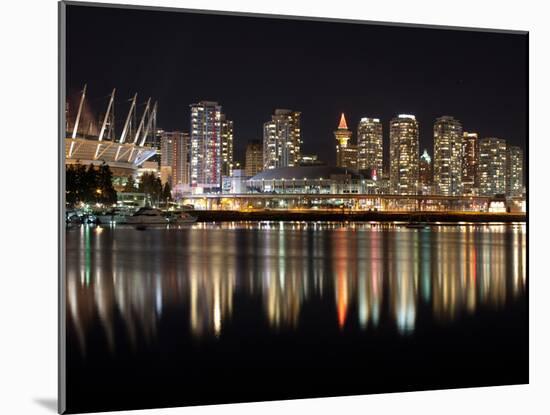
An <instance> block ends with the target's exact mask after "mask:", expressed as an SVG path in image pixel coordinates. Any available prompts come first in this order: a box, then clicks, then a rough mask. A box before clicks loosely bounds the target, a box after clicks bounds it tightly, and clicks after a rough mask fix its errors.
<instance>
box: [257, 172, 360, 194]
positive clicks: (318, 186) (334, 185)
mask: <svg viewBox="0 0 550 415" xmlns="http://www.w3.org/2000/svg"><path fill="white" fill-rule="evenodd" d="M363 180H364V177H363V176H362V175H360V174H358V173H356V172H354V171H352V170H349V169H347V168H344V167H331V166H307V167H306V166H304V167H282V168H278V169H269V170H264V171H263V172H261V173H259V174H257V175H255V176H254V177H251V178H250V179H249V180H248V183H247V187H248V191H249V192H251V193H274V194H295V193H304V194H361V193H364V188H363V184H364V182H363Z"/></svg>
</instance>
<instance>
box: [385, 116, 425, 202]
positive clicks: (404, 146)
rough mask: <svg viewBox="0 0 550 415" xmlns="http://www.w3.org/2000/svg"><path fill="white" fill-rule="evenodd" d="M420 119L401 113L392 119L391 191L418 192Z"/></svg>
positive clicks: (395, 192) (404, 193)
mask: <svg viewBox="0 0 550 415" xmlns="http://www.w3.org/2000/svg"><path fill="white" fill-rule="evenodd" d="M418 148H419V139H418V121H417V120H416V117H415V116H414V115H409V114H400V115H398V116H397V117H395V118H393V119H392V120H391V121H390V192H391V193H393V194H400V195H414V194H417V192H418V167H419V166H418V164H419V157H418V152H419V149H418Z"/></svg>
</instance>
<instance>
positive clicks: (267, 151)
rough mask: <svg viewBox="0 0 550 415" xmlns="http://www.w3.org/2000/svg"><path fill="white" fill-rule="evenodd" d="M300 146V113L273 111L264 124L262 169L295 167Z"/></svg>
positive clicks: (282, 110) (298, 158) (284, 110)
mask: <svg viewBox="0 0 550 415" xmlns="http://www.w3.org/2000/svg"><path fill="white" fill-rule="evenodd" d="M301 144H302V138H301V130H300V112H298V111H291V110H286V109H277V110H275V114H274V115H272V116H271V121H268V122H266V123H265V124H264V142H263V150H264V157H263V162H264V169H274V168H277V167H289V166H297V165H298V162H299V160H300V152H301Z"/></svg>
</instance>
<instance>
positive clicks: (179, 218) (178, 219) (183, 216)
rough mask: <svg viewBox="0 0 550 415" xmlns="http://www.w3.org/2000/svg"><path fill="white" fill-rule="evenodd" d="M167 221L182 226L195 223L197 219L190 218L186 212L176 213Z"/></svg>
mask: <svg viewBox="0 0 550 415" xmlns="http://www.w3.org/2000/svg"><path fill="white" fill-rule="evenodd" d="M168 221H169V222H170V223H173V224H176V225H182V224H185V223H195V222H196V221H197V218H196V217H195V216H191V215H190V214H189V213H187V212H177V213H173V214H171V215H170V216H169V217H168Z"/></svg>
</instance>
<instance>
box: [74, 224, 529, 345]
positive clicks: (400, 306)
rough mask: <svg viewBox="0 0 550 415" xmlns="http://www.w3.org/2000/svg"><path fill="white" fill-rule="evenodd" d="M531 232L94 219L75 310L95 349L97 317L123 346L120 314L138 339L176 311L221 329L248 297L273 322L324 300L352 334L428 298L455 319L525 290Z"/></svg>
mask: <svg viewBox="0 0 550 415" xmlns="http://www.w3.org/2000/svg"><path fill="white" fill-rule="evenodd" d="M525 239H526V236H525V225H521V224H520V225H475V226H474V225H472V226H467V225H466V226H434V227H431V228H429V229H425V230H413V229H406V228H403V227H398V226H395V225H391V224H383V225H375V224H369V223H349V224H342V223H305V222H294V223H273V222H272V223H269V222H260V223H221V224H204V223H200V224H195V225H193V226H189V227H182V228H181V229H177V228H168V229H166V228H152V229H148V230H146V231H137V230H135V229H133V228H131V227H126V228H125V227H120V226H119V227H117V228H116V229H113V228H109V227H106V228H99V227H98V228H94V227H88V226H82V227H79V228H76V229H71V230H68V231H67V295H68V313H69V321H70V322H71V323H72V325H71V327H72V328H73V329H74V330H75V332H76V335H77V336H76V337H77V338H78V341H79V345H80V348H81V350H82V351H83V353H86V347H87V346H86V344H87V343H86V340H87V336H88V333H89V331H90V330H91V327H92V325H93V324H94V323H97V322H99V323H100V325H101V328H102V330H103V331H104V334H105V339H106V342H107V346H108V347H109V349H110V350H111V351H113V350H114V348H115V346H116V345H115V342H116V341H115V339H116V338H117V334H116V331H117V329H115V316H120V318H121V319H122V321H123V323H124V330H125V331H124V336H125V337H126V338H127V339H128V341H129V343H130V344H132V345H135V344H137V343H139V344H144V343H145V344H148V343H150V342H152V341H153V340H154V339H155V337H156V336H157V331H158V326H159V322H160V321H161V319H163V318H164V317H165V316H166V315H167V314H170V315H171V316H174V315H175V316H177V318H179V319H182V320H185V321H186V323H187V324H188V327H189V330H190V335H191V336H192V337H196V338H202V337H208V338H213V339H215V338H216V337H219V336H222V335H223V334H224V328H225V326H226V324H227V323H228V322H230V321H232V319H233V318H234V309H235V308H236V307H237V306H238V305H239V304H238V302H239V301H245V300H257V303H258V304H261V307H259V306H258V307H257V309H256V310H252V311H249V312H254V313H260V314H261V315H262V316H263V318H264V320H265V325H266V327H267V328H268V329H270V330H275V331H276V330H285V329H291V330H296V329H299V328H300V327H301V325H303V324H308V323H306V322H304V321H302V319H301V316H302V312H303V310H304V309H305V307H313V308H314V309H315V310H318V311H319V318H320V319H324V320H323V321H321V324H320V325H317V326H316V327H322V329H326V330H332V329H337V330H339V331H340V332H341V333H342V335H345V331H346V329H349V328H350V327H358V328H359V329H360V330H378V329H379V327H380V326H382V325H383V326H392V327H394V329H395V330H396V331H397V333H399V334H400V335H410V334H412V333H413V332H414V330H415V328H416V327H417V325H418V324H419V319H420V318H421V317H420V316H421V313H420V308H423V309H426V310H429V314H428V315H429V316H430V319H431V320H433V322H434V323H433V324H452V322H453V321H454V320H456V319H457V318H459V317H460V316H462V315H474V314H475V313H476V312H477V311H478V310H479V309H482V308H490V309H494V310H498V309H501V308H503V307H505V306H506V304H507V303H509V302H513V301H515V300H516V299H517V298H518V297H522V296H524V294H525V285H526V240H525ZM242 299H244V300H242ZM327 309H329V310H331V311H330V313H325V312H324V311H326V310H327ZM423 315H426V314H423ZM327 316H331V317H327ZM254 317H256V316H254ZM239 319H241V320H242V321H241V324H242V325H244V326H245V327H246V316H243V314H242V313H241V314H239ZM182 327H183V325H182ZM322 329H320V330H322Z"/></svg>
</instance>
